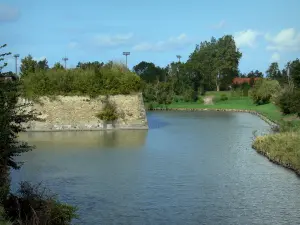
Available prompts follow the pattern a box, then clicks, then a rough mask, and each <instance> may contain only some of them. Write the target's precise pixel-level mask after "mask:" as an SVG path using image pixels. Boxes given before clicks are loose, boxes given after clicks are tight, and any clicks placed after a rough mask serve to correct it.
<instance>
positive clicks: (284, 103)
mask: <svg viewBox="0 0 300 225" xmlns="http://www.w3.org/2000/svg"><path fill="white" fill-rule="evenodd" d="M277 105H278V106H279V107H280V109H281V111H282V112H283V113H284V114H295V113H296V114H298V116H300V90H289V89H287V90H285V91H283V92H282V94H281V95H279V96H278V98H277Z"/></svg>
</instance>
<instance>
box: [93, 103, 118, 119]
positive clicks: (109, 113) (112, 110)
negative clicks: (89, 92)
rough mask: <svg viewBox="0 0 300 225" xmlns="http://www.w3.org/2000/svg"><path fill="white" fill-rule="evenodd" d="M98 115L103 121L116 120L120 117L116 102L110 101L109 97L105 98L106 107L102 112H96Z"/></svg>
mask: <svg viewBox="0 0 300 225" xmlns="http://www.w3.org/2000/svg"><path fill="white" fill-rule="evenodd" d="M96 117H97V118H98V119H100V120H103V121H106V122H107V121H115V120H117V119H118V117H119V116H118V113H117V108H116V106H115V104H114V103H112V102H110V101H109V100H108V98H106V99H105V100H104V107H103V110H102V111H101V112H99V113H98V114H96Z"/></svg>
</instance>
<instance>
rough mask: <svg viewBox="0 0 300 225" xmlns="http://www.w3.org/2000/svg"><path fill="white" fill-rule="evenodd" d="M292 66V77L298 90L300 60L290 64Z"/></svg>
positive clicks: (299, 85)
mask: <svg viewBox="0 0 300 225" xmlns="http://www.w3.org/2000/svg"><path fill="white" fill-rule="evenodd" d="M289 65H290V76H291V78H292V79H293V83H294V85H295V87H296V88H300V60H299V59H298V58H297V59H296V60H294V61H292V62H290V63H289Z"/></svg>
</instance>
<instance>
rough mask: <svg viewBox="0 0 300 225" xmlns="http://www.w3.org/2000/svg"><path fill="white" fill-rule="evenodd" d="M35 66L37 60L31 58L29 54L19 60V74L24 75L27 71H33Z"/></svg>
mask: <svg viewBox="0 0 300 225" xmlns="http://www.w3.org/2000/svg"><path fill="white" fill-rule="evenodd" d="M36 68H37V62H36V61H35V60H34V59H33V58H32V56H31V55H28V56H26V57H25V58H24V59H22V60H21V67H20V70H21V76H23V77H25V76H27V75H28V74H29V73H34V72H35V71H36Z"/></svg>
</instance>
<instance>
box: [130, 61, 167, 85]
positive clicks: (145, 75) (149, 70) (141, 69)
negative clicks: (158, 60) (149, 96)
mask: <svg viewBox="0 0 300 225" xmlns="http://www.w3.org/2000/svg"><path fill="white" fill-rule="evenodd" d="M133 71H134V72H135V73H136V74H138V75H139V76H140V77H141V79H143V80H144V81H146V82H147V83H153V82H156V81H166V71H165V70H164V69H163V68H160V67H158V66H155V65H154V63H150V62H145V61H142V62H140V63H139V64H137V65H136V66H134V67H133Z"/></svg>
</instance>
